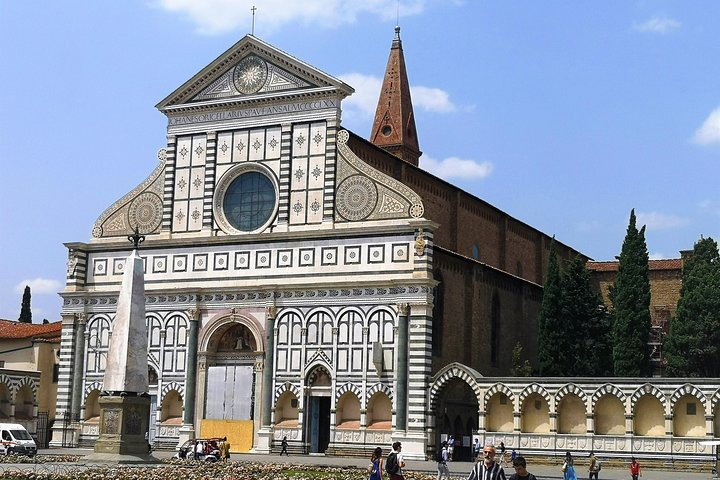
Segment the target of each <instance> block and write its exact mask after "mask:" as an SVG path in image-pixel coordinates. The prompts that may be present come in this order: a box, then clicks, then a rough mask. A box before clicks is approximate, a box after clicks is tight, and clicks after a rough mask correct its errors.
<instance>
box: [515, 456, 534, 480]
mask: <svg viewBox="0 0 720 480" xmlns="http://www.w3.org/2000/svg"><path fill="white" fill-rule="evenodd" d="M513 451H514V450H513ZM512 464H513V468H514V469H515V473H513V474H512V475H510V480H537V478H536V477H535V475H533V474H532V473H530V472H528V471H527V462H526V461H525V457H523V456H522V455H517V456H516V457H515V458H513V461H512Z"/></svg>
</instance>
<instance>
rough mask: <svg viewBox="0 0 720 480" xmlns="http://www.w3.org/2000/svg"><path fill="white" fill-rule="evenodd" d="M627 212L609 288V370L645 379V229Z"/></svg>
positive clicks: (647, 365) (647, 303)
mask: <svg viewBox="0 0 720 480" xmlns="http://www.w3.org/2000/svg"><path fill="white" fill-rule="evenodd" d="M635 223H636V219H635V210H632V211H631V212H630V222H629V224H628V228H627V234H626V235H625V240H624V241H623V245H622V251H621V252H620V258H619V265H618V274H617V277H616V278H615V283H614V284H613V285H612V286H611V287H610V301H611V302H612V306H613V311H612V314H613V328H612V333H613V352H612V358H613V368H614V372H615V375H617V376H620V377H643V376H649V375H650V374H651V373H652V372H651V366H650V350H649V346H648V338H649V335H650V279H649V267H648V261H649V256H648V251H647V245H646V243H645V227H644V226H643V227H642V228H641V229H640V230H639V231H638V229H637V227H636V225H635Z"/></svg>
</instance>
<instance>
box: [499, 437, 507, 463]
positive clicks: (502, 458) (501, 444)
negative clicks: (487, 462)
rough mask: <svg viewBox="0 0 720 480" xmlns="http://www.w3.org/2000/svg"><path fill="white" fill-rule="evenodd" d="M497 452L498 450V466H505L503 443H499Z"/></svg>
mask: <svg viewBox="0 0 720 480" xmlns="http://www.w3.org/2000/svg"><path fill="white" fill-rule="evenodd" d="M498 450H500V465H502V466H505V465H507V458H505V442H500V445H498Z"/></svg>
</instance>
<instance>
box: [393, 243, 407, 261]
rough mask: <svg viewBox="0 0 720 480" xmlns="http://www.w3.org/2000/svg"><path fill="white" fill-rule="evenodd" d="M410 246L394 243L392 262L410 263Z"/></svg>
mask: <svg viewBox="0 0 720 480" xmlns="http://www.w3.org/2000/svg"><path fill="white" fill-rule="evenodd" d="M409 251H410V246H409V245H407V244H405V243H393V244H392V261H393V262H408V261H410V255H409V254H408V252H409Z"/></svg>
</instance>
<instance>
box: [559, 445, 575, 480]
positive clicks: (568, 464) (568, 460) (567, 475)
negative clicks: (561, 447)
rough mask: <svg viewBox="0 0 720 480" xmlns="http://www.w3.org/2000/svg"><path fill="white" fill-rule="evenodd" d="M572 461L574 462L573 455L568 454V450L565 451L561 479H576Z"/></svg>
mask: <svg viewBox="0 0 720 480" xmlns="http://www.w3.org/2000/svg"><path fill="white" fill-rule="evenodd" d="M574 463H575V462H574V461H573V457H572V455H570V452H565V461H564V462H563V466H562V472H563V480H577V475H575V466H574Z"/></svg>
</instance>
